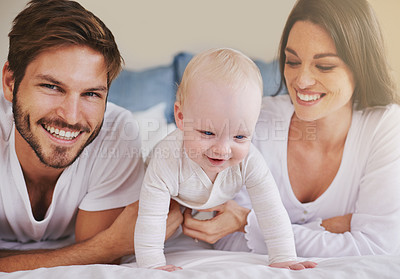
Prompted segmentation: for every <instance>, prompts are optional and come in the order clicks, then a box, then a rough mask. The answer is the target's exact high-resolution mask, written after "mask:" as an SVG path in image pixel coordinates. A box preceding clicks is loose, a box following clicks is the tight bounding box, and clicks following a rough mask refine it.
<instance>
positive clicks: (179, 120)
mask: <svg viewBox="0 0 400 279" xmlns="http://www.w3.org/2000/svg"><path fill="white" fill-rule="evenodd" d="M174 116H175V123H176V126H177V127H178V128H179V129H180V130H182V131H183V113H182V105H181V104H180V103H179V102H175V104H174Z"/></svg>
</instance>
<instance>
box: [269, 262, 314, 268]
mask: <svg viewBox="0 0 400 279" xmlns="http://www.w3.org/2000/svg"><path fill="white" fill-rule="evenodd" d="M269 266H270V267H277V268H287V269H292V270H302V269H306V268H314V267H316V266H317V263H315V262H311V261H306V262H296V261H289V262H280V263H273V264H270V265H269Z"/></svg>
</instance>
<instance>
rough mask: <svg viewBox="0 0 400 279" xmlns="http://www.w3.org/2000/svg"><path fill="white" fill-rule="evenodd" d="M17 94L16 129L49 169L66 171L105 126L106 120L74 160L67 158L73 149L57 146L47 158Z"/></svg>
mask: <svg viewBox="0 0 400 279" xmlns="http://www.w3.org/2000/svg"><path fill="white" fill-rule="evenodd" d="M15 93H16V92H14V94H13V95H14V96H13V101H12V105H13V106H12V107H13V113H14V121H15V127H16V128H17V130H18V132H19V133H20V135H21V136H22V137H23V138H24V140H25V141H26V142H27V143H28V144H29V145H30V146H31V148H32V150H33V151H34V152H35V153H36V156H37V157H38V158H39V160H40V161H41V162H42V163H43V164H44V165H46V166H48V167H51V168H56V169H64V168H66V167H68V166H70V165H71V164H72V163H74V162H75V160H76V159H77V158H78V157H79V155H80V154H81V153H82V151H83V150H84V149H85V147H86V146H88V145H89V144H90V143H91V142H92V141H93V140H94V139H95V138H96V137H97V136H98V134H99V132H100V130H101V127H102V126H103V121H104V119H103V121H102V122H101V123H100V125H98V126H97V127H96V128H95V130H94V131H93V132H92V134H91V135H90V137H89V138H88V140H87V141H86V142H85V143H84V144H83V145H82V146H81V147H80V149H79V150H78V152H77V153H76V155H75V156H74V157H73V158H68V156H66V154H67V153H68V151H69V149H71V148H72V147H63V146H56V147H55V148H54V149H53V151H52V154H51V156H47V157H48V158H46V156H45V153H44V152H43V149H42V146H41V145H40V143H39V140H38V138H37V137H35V135H33V133H32V131H31V125H30V115H29V114H28V113H26V112H24V111H23V109H22V107H21V105H20V104H19V102H18V99H17V94H15ZM38 123H40V120H39V121H38ZM53 123H54V121H53ZM56 123H58V124H61V127H70V125H68V124H66V123H64V122H62V121H60V120H57V121H56ZM75 129H76V128H75ZM79 130H82V128H80V129H79ZM83 130H86V131H87V132H89V131H90V129H89V128H87V127H83Z"/></svg>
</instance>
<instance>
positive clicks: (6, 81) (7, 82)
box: [2, 61, 15, 102]
mask: <svg viewBox="0 0 400 279" xmlns="http://www.w3.org/2000/svg"><path fill="white" fill-rule="evenodd" d="M8 65H9V64H8V61H7V62H6V63H5V64H4V67H3V79H2V81H3V93H4V97H5V98H6V100H7V101H10V102H12V99H13V92H14V83H15V80H14V73H13V72H12V71H10V69H9V68H8Z"/></svg>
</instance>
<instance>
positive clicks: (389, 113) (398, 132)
mask: <svg viewBox="0 0 400 279" xmlns="http://www.w3.org/2000/svg"><path fill="white" fill-rule="evenodd" d="M354 120H355V121H354ZM399 120H400V106H399V105H396V104H390V105H387V106H375V107H368V108H365V109H363V110H358V111H354V116H353V121H354V124H353V125H352V129H353V130H354V131H355V132H356V134H359V135H360V136H361V135H362V136H363V137H367V138H370V139H372V138H376V139H377V138H382V136H384V137H387V136H390V137H392V138H397V139H399V140H400V125H399Z"/></svg>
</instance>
